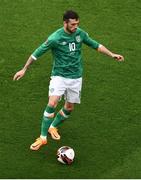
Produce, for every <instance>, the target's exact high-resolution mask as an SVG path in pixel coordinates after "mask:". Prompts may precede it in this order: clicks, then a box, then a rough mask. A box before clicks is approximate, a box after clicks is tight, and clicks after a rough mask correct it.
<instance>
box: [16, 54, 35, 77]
mask: <svg viewBox="0 0 141 180" xmlns="http://www.w3.org/2000/svg"><path fill="white" fill-rule="evenodd" d="M33 61H34V58H33V56H30V57H29V58H28V60H27V62H26V64H25V65H24V67H23V68H22V69H21V70H20V71H18V72H17V73H16V74H15V75H14V77H13V80H19V79H20V78H22V77H23V76H24V75H25V72H26V70H27V69H28V67H29V66H30V65H31V64H32V63H33Z"/></svg>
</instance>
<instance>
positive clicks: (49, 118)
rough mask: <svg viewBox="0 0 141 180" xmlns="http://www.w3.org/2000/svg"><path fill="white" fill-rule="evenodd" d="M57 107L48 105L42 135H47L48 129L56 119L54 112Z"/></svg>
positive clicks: (43, 119) (43, 120)
mask: <svg viewBox="0 0 141 180" xmlns="http://www.w3.org/2000/svg"><path fill="white" fill-rule="evenodd" d="M54 111H55V108H54V107H51V106H47V107H46V109H45V111H44V115H43V118H42V125H41V135H42V136H47V131H48V129H49V127H50V125H51V123H52V121H53V119H54V117H52V116H53V114H54ZM51 115H52V116H51Z"/></svg>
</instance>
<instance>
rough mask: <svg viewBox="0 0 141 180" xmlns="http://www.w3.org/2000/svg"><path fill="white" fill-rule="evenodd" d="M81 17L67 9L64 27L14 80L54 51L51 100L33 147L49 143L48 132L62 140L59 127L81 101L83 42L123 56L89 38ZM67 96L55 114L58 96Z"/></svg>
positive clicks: (28, 61) (29, 60)
mask: <svg viewBox="0 0 141 180" xmlns="http://www.w3.org/2000/svg"><path fill="white" fill-rule="evenodd" d="M78 26H79V16H78V14H77V13H76V12H74V11H72V10H68V11H66V12H65V13H64V14H63V27H62V28H60V29H58V30H57V31H55V32H54V33H52V34H51V35H50V36H48V38H47V40H46V41H45V42H44V43H43V44H42V45H41V46H39V47H38V48H37V49H36V50H35V51H34V52H33V53H32V55H31V56H30V57H29V58H28V60H27V62H26V64H25V66H24V67H23V68H22V69H21V70H20V71H18V72H17V73H16V74H15V75H14V78H13V80H19V79H20V78H22V77H23V76H24V75H25V72H26V70H27V69H28V67H29V66H30V65H31V64H32V63H33V62H34V61H36V60H37V59H38V58H39V57H40V56H42V55H43V54H44V53H46V52H47V51H48V50H51V51H52V55H53V61H54V64H53V68H52V73H51V80H50V85H49V100H48V104H47V106H46V108H45V111H44V113H43V118H42V123H41V134H40V136H39V137H38V138H37V139H36V141H35V142H34V143H33V144H31V146H30V149H31V150H38V149H39V148H40V147H41V146H43V145H45V144H47V133H49V134H50V135H51V137H52V138H53V139H55V140H60V134H59V133H58V129H57V127H58V126H59V125H60V124H61V123H62V122H63V121H65V119H67V118H68V117H69V116H70V114H71V112H72V111H73V109H74V104H79V103H80V93H81V87H82V72H83V67H82V53H81V49H82V44H83V43H84V44H86V45H87V46H89V47H91V48H93V49H95V50H97V51H98V52H100V53H103V54H106V55H108V56H110V57H112V58H113V59H115V60H117V61H123V60H124V57H123V56H122V55H119V54H115V53H113V52H111V51H110V50H108V49H107V48H106V47H105V46H103V45H102V44H100V43H98V42H97V41H95V40H93V39H92V38H90V37H89V35H88V33H86V32H85V31H84V30H82V29H80V28H79V27H78ZM62 96H64V98H65V103H64V106H63V107H62V109H61V110H60V111H59V112H58V113H57V114H56V116H55V108H56V106H57V104H58V101H59V99H60V98H61V97H62Z"/></svg>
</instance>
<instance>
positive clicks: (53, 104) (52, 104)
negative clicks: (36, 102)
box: [48, 101, 57, 108]
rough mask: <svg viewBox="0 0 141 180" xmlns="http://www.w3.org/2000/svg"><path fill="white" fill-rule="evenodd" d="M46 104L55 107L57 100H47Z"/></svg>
mask: <svg viewBox="0 0 141 180" xmlns="http://www.w3.org/2000/svg"><path fill="white" fill-rule="evenodd" d="M48 106H50V107H54V108H55V107H56V106H57V102H55V101H49V103H48Z"/></svg>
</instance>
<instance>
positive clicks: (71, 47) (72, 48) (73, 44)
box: [69, 42, 75, 51]
mask: <svg viewBox="0 0 141 180" xmlns="http://www.w3.org/2000/svg"><path fill="white" fill-rule="evenodd" d="M69 49H70V51H75V43H74V42H73V43H69Z"/></svg>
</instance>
